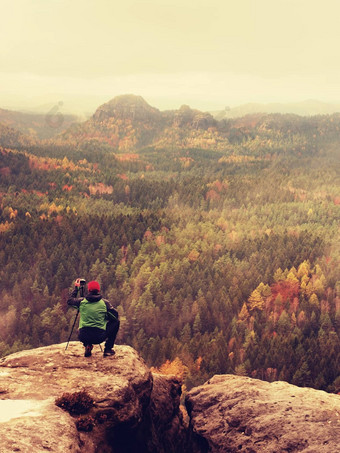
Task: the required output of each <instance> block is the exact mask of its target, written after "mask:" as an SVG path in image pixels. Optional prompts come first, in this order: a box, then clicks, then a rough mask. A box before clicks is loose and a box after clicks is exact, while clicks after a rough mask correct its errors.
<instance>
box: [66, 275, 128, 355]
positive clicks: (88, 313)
mask: <svg viewBox="0 0 340 453" xmlns="http://www.w3.org/2000/svg"><path fill="white" fill-rule="evenodd" d="M82 282H83V283H84V284H85V281H84V280H81V279H79V278H78V279H77V280H76V282H75V288H74V290H73V291H72V293H71V294H70V297H69V299H68V301H67V304H68V305H70V306H72V307H75V308H77V309H78V310H79V313H80V321H79V336H78V338H79V340H80V341H81V342H82V343H83V344H84V346H85V357H90V356H91V351H92V348H93V344H100V343H102V342H103V341H105V340H106V342H105V348H104V357H107V356H113V355H114V354H115V351H114V349H113V346H114V343H115V340H116V336H117V333H118V330H119V324H120V321H119V315H118V312H117V310H115V309H114V308H113V307H112V305H111V304H110V302H109V301H107V300H105V299H103V298H102V295H101V294H100V285H99V283H98V282H96V281H91V282H89V283H88V285H87V288H88V294H87V295H86V296H85V297H80V298H79V297H77V295H78V291H79V288H80V285H81V283H82Z"/></svg>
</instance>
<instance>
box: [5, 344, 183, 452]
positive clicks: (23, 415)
mask: <svg viewBox="0 0 340 453" xmlns="http://www.w3.org/2000/svg"><path fill="white" fill-rule="evenodd" d="M65 346H66V344H65V343H64V344H59V345H53V346H47V347H42V348H38V349H33V350H29V351H21V352H19V353H16V354H12V355H10V356H8V357H5V358H3V359H1V361H0V398H1V399H0V439H1V441H0V452H1V453H5V452H13V451H17V452H25V453H26V452H30V453H31V452H33V451H34V453H38V452H46V451H53V452H60V453H61V452H62V453H64V452H67V451H68V452H72V453H73V452H84V451H86V453H91V452H98V451H100V452H101V453H105V452H115V453H120V452H130V451H131V452H132V451H138V452H144V451H145V452H146V451H148V452H152V451H154V452H156V451H159V452H163V451H164V452H165V451H182V450H183V449H185V446H183V445H182V444H181V442H182V441H181V440H180V439H182V440H183V436H182V434H183V432H184V431H183V430H184V428H183V423H182V416H181V413H180V411H179V402H180V392H181V385H180V382H179V381H178V380H177V379H176V378H175V377H166V376H161V375H152V374H151V372H150V370H149V369H148V367H147V366H146V365H145V363H144V361H143V360H142V359H141V358H140V357H139V355H138V354H137V352H136V351H135V350H134V349H132V348H131V347H129V346H116V347H115V350H116V355H115V356H114V357H105V358H104V357H103V353H102V352H101V350H100V348H99V346H98V345H95V346H94V349H93V352H92V356H91V357H88V358H85V357H84V348H83V346H82V345H81V344H80V343H79V342H71V343H70V345H69V347H68V349H67V350H66V351H65ZM83 391H85V392H86V393H87V394H88V395H90V397H91V398H92V399H93V401H94V404H93V407H91V408H90V411H89V412H88V413H87V414H85V415H74V414H72V415H70V413H69V412H67V411H65V410H63V409H61V408H60V407H57V406H56V404H55V401H56V399H57V398H60V397H61V396H62V395H64V394H65V393H69V394H76V393H79V392H83ZM158 408H159V409H158ZM79 420H82V421H83V422H82V423H81V426H82V427H83V429H84V428H85V429H89V431H88V432H86V431H82V430H80V431H79V429H77V426H76V424H77V423H78V421H79ZM78 427H79V424H78Z"/></svg>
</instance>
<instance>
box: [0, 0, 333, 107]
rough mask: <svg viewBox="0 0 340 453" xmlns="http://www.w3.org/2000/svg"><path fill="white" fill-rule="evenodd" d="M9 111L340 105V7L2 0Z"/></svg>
mask: <svg viewBox="0 0 340 453" xmlns="http://www.w3.org/2000/svg"><path fill="white" fill-rule="evenodd" d="M0 17H1V28H0V87H1V90H0V107H3V108H13V109H14V108H35V107H37V106H41V105H44V104H46V105H47V104H49V103H51V102H52V103H53V102H63V105H64V108H65V110H68V111H70V110H75V111H78V112H79V111H81V110H83V111H84V112H85V111H86V112H89V111H94V110H95V108H96V107H97V106H99V105H100V104H102V103H103V102H106V101H108V100H110V99H111V98H113V97H115V96H117V95H120V94H124V93H133V94H137V95H141V96H143V97H144V98H145V99H146V100H147V101H148V102H149V103H150V104H151V105H153V106H155V107H158V108H159V109H161V110H164V109H168V108H171V109H173V108H178V107H179V106H180V105H182V104H189V105H190V106H191V107H193V108H198V109H201V110H213V109H222V108H224V107H225V106H227V105H229V106H235V105H238V104H242V103H246V102H292V101H294V102H295V101H302V100H305V99H318V100H320V101H330V102H332V101H333V102H336V101H340V26H339V18H340V0H148V1H137V0H121V1H119V2H118V1H116V0H0Z"/></svg>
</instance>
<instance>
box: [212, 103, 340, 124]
mask: <svg viewBox="0 0 340 453" xmlns="http://www.w3.org/2000/svg"><path fill="white" fill-rule="evenodd" d="M338 112H340V103H330V102H328V103H327V102H321V101H317V100H313V99H309V100H306V101H301V102H295V103H269V104H259V103H247V104H242V105H239V106H237V107H232V108H229V107H226V108H225V109H224V110H217V111H213V112H211V114H212V115H213V116H214V117H215V118H216V119H218V120H221V119H224V118H239V117H242V116H245V115H249V114H253V113H267V114H269V113H283V114H289V113H291V114H295V115H300V116H314V115H331V114H333V113H338Z"/></svg>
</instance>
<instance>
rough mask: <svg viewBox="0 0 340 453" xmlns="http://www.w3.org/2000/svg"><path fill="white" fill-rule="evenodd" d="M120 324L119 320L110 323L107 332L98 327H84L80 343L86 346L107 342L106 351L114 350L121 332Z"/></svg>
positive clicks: (79, 336)
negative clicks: (119, 331) (118, 334)
mask: <svg viewBox="0 0 340 453" xmlns="http://www.w3.org/2000/svg"><path fill="white" fill-rule="evenodd" d="M119 324H120V322H119V320H117V321H109V322H108V323H107V324H106V330H104V329H99V328H98V327H82V328H81V329H79V335H78V338H79V341H81V342H82V343H83V344H84V346H86V345H88V344H100V343H102V342H103V341H105V340H106V342H105V349H112V348H113V345H114V344H115V340H116V336H117V333H118V330H119Z"/></svg>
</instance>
